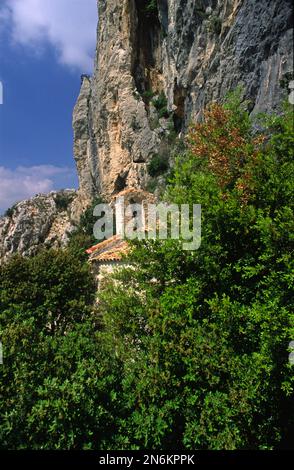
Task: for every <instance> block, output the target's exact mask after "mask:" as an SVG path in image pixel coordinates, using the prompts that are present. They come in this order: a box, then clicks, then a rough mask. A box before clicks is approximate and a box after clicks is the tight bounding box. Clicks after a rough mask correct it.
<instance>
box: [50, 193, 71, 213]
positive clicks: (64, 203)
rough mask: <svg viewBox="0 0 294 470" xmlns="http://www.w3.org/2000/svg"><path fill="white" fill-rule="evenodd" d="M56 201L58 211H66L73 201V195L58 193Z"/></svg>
mask: <svg viewBox="0 0 294 470" xmlns="http://www.w3.org/2000/svg"><path fill="white" fill-rule="evenodd" d="M54 200H55V204H56V207H57V209H58V210H60V211H66V210H67V209H68V207H69V205H70V204H71V202H72V200H73V195H72V194H68V193H65V192H62V193H57V194H56V196H55V198H54Z"/></svg>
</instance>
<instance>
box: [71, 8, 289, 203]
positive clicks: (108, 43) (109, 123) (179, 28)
mask: <svg viewBox="0 0 294 470" xmlns="http://www.w3.org/2000/svg"><path fill="white" fill-rule="evenodd" d="M291 10H292V2H291V0H279V1H277V0H258V1H257V0H222V1H220V0H199V1H198V0H197V1H195V0H158V1H152V0H111V1H100V2H99V18H100V21H99V30H98V48H97V57H96V65H95V73H94V76H93V78H92V81H91V83H90V82H87V84H85V82H84V83H83V86H82V90H81V96H80V98H79V101H78V105H77V115H78V114H80V111H81V110H82V109H83V110H84V111H85V110H86V108H87V112H86V113H88V114H87V116H88V117H87V123H86V120H84V125H82V126H81V127H82V134H83V135H82V140H81V141H80V143H79V144H78V145H76V146H75V150H76V152H75V154H76V159H77V162H78V168H79V163H80V162H81V161H83V162H84V171H83V172H80V175H82V177H81V176H80V179H81V185H82V186H84V187H85V189H86V191H88V192H89V193H90V192H91V191H92V189H93V187H94V188H95V190H98V191H100V192H101V193H102V194H103V195H104V196H105V197H106V198H109V197H110V196H111V195H112V194H114V193H116V192H119V191H121V190H123V189H124V188H127V187H132V186H139V187H144V186H145V185H146V181H147V175H146V163H147V162H148V161H149V160H150V158H151V157H152V155H153V154H155V153H157V152H160V151H161V149H160V147H161V146H162V142H163V141H164V138H165V136H166V134H168V132H169V131H168V129H170V128H171V127H174V128H175V130H176V132H177V133H179V132H181V131H182V130H185V129H186V128H187V125H188V124H189V122H190V120H191V119H199V118H200V117H201V113H202V110H203V107H204V106H205V105H206V104H207V103H208V102H210V101H211V100H218V99H221V98H223V97H224V95H225V94H226V93H227V92H228V91H229V90H232V89H234V88H235V87H236V86H237V85H243V87H244V90H245V96H246V98H249V99H250V100H251V111H252V112H253V113H256V112H259V111H265V110H272V109H275V108H277V106H278V104H279V103H280V102H281V98H282V96H283V90H282V88H281V87H280V80H281V79H282V78H283V76H284V74H285V73H286V72H289V71H291V70H292V66H293V59H292V31H291V24H292V20H291V14H292V12H291ZM284 96H286V93H285V91H284ZM156 97H157V98H158V97H159V100H158V99H156ZM165 97H166V99H167V102H166V103H165ZM86 101H87V103H88V104H87V107H86V105H85V103H86ZM86 113H84V116H86ZM168 113H169V114H168ZM168 116H169V119H168ZM76 122H80V123H81V122H82V120H81V119H77V120H76ZM87 133H88V135H87ZM86 139H87V143H86ZM86 162H87V163H86Z"/></svg>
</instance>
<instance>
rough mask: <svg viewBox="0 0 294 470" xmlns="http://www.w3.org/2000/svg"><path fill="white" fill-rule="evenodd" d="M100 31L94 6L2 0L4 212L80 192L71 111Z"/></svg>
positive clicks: (0, 183) (0, 191)
mask: <svg viewBox="0 0 294 470" xmlns="http://www.w3.org/2000/svg"><path fill="white" fill-rule="evenodd" d="M96 27H97V6H96V0H0V81H1V82H2V84H3V90H4V102H3V104H2V105H0V213H2V212H3V211H4V210H5V209H7V208H8V207H10V206H11V205H12V204H13V203H14V202H16V201H18V200H22V199H26V198H28V197H31V196H33V195H35V194H36V193H40V192H48V191H51V190H53V189H60V188H69V187H76V186H77V176H76V171H75V165H74V160H73V151H72V148H73V135H72V127H71V120H72V110H73V107H74V104H75V101H76V98H77V95H78V93H79V87H80V75H81V74H82V73H91V72H92V68H93V57H94V53H95V45H96Z"/></svg>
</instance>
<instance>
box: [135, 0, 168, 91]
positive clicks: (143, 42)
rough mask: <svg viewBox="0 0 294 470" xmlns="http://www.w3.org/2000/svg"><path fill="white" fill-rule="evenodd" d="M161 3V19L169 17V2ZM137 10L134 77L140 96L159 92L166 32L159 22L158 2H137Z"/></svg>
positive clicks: (137, 0)
mask: <svg viewBox="0 0 294 470" xmlns="http://www.w3.org/2000/svg"><path fill="white" fill-rule="evenodd" d="M160 3H162V5H161V6H160V8H161V10H160V11H161V17H162V18H164V17H165V16H166V17H167V1H166V0H164V1H163V2H160ZM135 8H136V15H137V20H138V21H137V28H136V31H135V34H134V37H133V44H134V48H133V50H134V51H136V54H135V57H134V60H133V77H134V80H135V84H136V88H137V90H138V92H139V93H140V94H143V93H145V92H148V91H151V90H153V91H159V90H158V80H157V76H158V74H160V73H161V42H162V38H163V35H164V31H163V26H162V25H161V22H160V20H159V8H158V2H157V1H156V0H135ZM162 11H163V13H162ZM164 23H165V21H164V20H163V24H164Z"/></svg>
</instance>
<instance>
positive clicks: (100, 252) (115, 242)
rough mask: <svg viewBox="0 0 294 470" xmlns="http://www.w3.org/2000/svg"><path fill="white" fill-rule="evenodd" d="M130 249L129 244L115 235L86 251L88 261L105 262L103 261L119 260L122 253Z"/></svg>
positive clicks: (124, 253) (126, 252)
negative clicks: (88, 255) (88, 257)
mask: <svg viewBox="0 0 294 470" xmlns="http://www.w3.org/2000/svg"><path fill="white" fill-rule="evenodd" d="M129 251H130V245H129V244H128V243H127V242H126V241H125V240H123V239H122V238H121V237H120V236H118V235H115V236H113V237H111V238H109V239H108V240H104V241H103V242H101V243H98V245H95V246H93V247H91V248H89V250H87V251H86V253H88V254H90V255H91V256H90V261H92V262H93V261H95V262H105V261H121V259H122V258H123V256H124V255H126V254H128V253H129Z"/></svg>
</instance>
